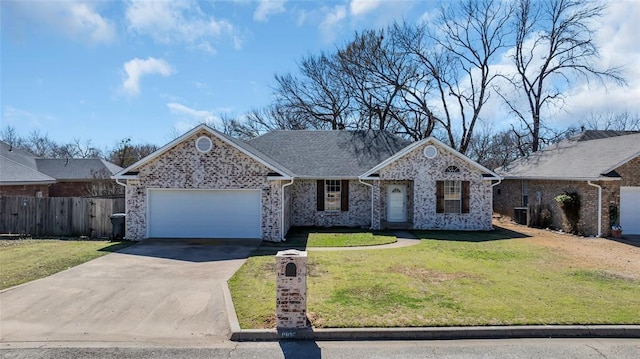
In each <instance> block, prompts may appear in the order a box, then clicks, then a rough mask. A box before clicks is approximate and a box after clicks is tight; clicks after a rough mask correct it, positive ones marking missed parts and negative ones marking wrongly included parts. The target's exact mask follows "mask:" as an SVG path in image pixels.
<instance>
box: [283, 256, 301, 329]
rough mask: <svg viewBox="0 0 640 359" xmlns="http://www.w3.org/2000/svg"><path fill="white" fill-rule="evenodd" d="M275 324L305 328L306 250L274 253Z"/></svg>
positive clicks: (291, 327)
mask: <svg viewBox="0 0 640 359" xmlns="http://www.w3.org/2000/svg"><path fill="white" fill-rule="evenodd" d="M276 326H277V327H278V329H305V328H307V327H308V325H307V252H306V251H297V250H294V249H290V250H286V251H280V252H278V254H276Z"/></svg>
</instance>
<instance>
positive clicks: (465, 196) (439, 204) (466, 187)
mask: <svg viewBox="0 0 640 359" xmlns="http://www.w3.org/2000/svg"><path fill="white" fill-rule="evenodd" d="M448 181H449V182H457V183H459V188H460V199H459V201H460V211H459V212H447V211H445V210H446V208H445V207H446V206H445V203H446V201H445V184H446V182H448ZM470 187H471V182H470V181H461V180H438V181H436V213H447V214H464V213H469V212H470V211H469V209H470V208H469V203H470V197H471V194H470ZM447 201H453V200H447Z"/></svg>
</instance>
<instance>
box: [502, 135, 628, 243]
mask: <svg viewBox="0 0 640 359" xmlns="http://www.w3.org/2000/svg"><path fill="white" fill-rule="evenodd" d="M495 171H496V173H498V174H499V175H501V176H502V177H503V178H504V179H503V181H502V183H500V184H499V185H497V186H495V187H494V193H493V195H494V199H493V202H494V211H495V212H497V213H499V214H501V215H503V216H505V217H514V211H515V212H520V213H522V214H523V218H522V221H523V222H529V223H528V224H531V223H532V221H536V220H537V219H536V218H534V217H535V214H534V211H535V212H541V211H542V210H545V209H546V210H547V211H548V212H546V213H547V214H548V215H549V216H548V217H549V218H548V222H549V223H548V225H549V226H550V227H552V228H558V229H560V228H563V222H564V220H563V214H562V210H561V208H560V206H559V204H558V203H557V202H556V201H555V200H554V198H555V197H556V196H557V195H559V194H562V193H565V192H575V193H577V194H578V195H579V197H580V202H581V208H580V211H579V214H580V220H579V222H578V230H579V232H580V233H582V234H584V235H595V236H609V235H610V233H611V226H612V225H613V224H615V223H612V219H611V216H610V214H611V212H610V210H611V209H613V210H614V211H616V212H617V213H618V214H619V216H618V220H619V224H621V225H622V229H623V232H624V233H625V234H640V133H638V132H618V131H585V132H583V133H581V134H580V135H578V136H576V137H574V138H572V139H568V140H565V141H562V142H559V143H557V144H555V145H552V146H549V147H547V148H544V149H542V150H540V151H538V152H536V153H534V154H532V155H530V156H529V157H524V158H520V159H518V160H516V161H514V162H512V163H510V164H509V165H507V166H505V167H503V168H498V169H496V170H495ZM527 214H528V215H527ZM516 216H517V215H516ZM598 218H600V222H598ZM563 229H566V228H563Z"/></svg>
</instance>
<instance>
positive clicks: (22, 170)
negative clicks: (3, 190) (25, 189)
mask: <svg viewBox="0 0 640 359" xmlns="http://www.w3.org/2000/svg"><path fill="white" fill-rule="evenodd" d="M55 181H56V180H55V179H54V178H51V177H50V176H47V175H45V174H44V173H41V172H38V169H37V167H36V156H34V155H32V154H30V153H29V152H26V151H23V150H21V149H18V148H15V147H13V146H11V145H9V144H8V143H5V142H2V141H0V184H2V185H12V184H45V183H53V182H55Z"/></svg>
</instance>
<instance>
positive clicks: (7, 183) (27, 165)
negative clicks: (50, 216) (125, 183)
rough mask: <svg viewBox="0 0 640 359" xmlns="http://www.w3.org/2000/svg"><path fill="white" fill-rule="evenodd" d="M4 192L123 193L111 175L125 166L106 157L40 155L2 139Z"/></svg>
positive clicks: (38, 194) (54, 194)
mask: <svg viewBox="0 0 640 359" xmlns="http://www.w3.org/2000/svg"><path fill="white" fill-rule="evenodd" d="M0 168H1V171H0V195H1V196H35V197H102V196H114V195H115V196H117V195H120V196H121V195H123V190H122V187H121V186H118V185H117V184H116V183H115V181H114V180H113V179H111V176H113V175H114V174H115V173H116V172H118V171H120V170H122V168H121V167H119V166H116V165H114V164H113V163H110V162H107V161H105V160H102V159H79V158H70V159H53V158H39V157H36V156H34V155H32V154H30V153H28V152H26V151H23V150H20V149H18V148H14V147H13V146H11V145H9V144H7V143H4V142H0Z"/></svg>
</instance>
